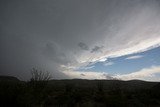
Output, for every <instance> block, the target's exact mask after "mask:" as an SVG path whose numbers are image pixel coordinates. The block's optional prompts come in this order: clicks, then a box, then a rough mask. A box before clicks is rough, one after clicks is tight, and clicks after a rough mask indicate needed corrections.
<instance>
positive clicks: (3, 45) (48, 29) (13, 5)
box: [0, 0, 160, 79]
mask: <svg viewBox="0 0 160 107" xmlns="http://www.w3.org/2000/svg"><path fill="white" fill-rule="evenodd" d="M157 10H159V1H155V0H153V1H151V0H125V1H124V0H0V75H14V76H18V77H21V78H23V79H24V78H25V79H28V78H29V76H30V75H29V72H30V71H29V70H30V69H31V68H32V67H37V68H42V69H45V70H48V71H50V72H51V73H52V74H53V77H55V78H70V77H68V76H67V75H65V74H64V72H62V71H63V70H64V69H62V68H61V66H63V67H64V68H65V67H68V68H76V67H79V66H80V65H82V64H83V63H86V64H87V63H90V62H92V59H94V61H97V60H98V58H102V57H103V56H102V57H100V56H101V53H102V51H103V52H105V51H109V52H108V53H110V55H112V52H114V51H117V50H121V49H125V48H126V47H132V46H134V45H135V44H136V43H141V42H142V41H143V40H146V38H147V39H148V40H149V39H151V40H153V41H154V40H158V39H156V38H158V36H159V35H158V36H157V35H156V34H159V28H160V27H159V24H158V23H159V18H160V16H158V15H159V11H157ZM135 19H136V20H135ZM154 25H156V27H155V26H154ZM137 27H138V28H137ZM142 28H143V29H142ZM132 29H133V31H132ZM139 29H141V30H140V31H139ZM150 29H154V31H152V32H153V34H154V35H146V34H148V32H147V31H150ZM157 29H158V30H157ZM137 32H140V33H137ZM142 34H143V35H142ZM139 35H141V36H139ZM139 37H140V38H139ZM80 41H83V42H80ZM153 41H151V42H149V43H154V42H153ZM144 43H147V42H144ZM77 44H78V46H79V47H80V48H81V49H78V48H77ZM155 44H156V43H155ZM151 45H154V44H151ZM103 46H107V48H106V47H103ZM143 46H148V45H143ZM91 47H93V48H92V49H91ZM89 48H90V49H91V50H90V51H82V50H89ZM145 48H146V47H144V49H145ZM136 49H138V48H136ZM133 52H137V50H135V51H133ZM133 52H131V53H133ZM93 53H94V54H93ZM126 53H127V52H126ZM126 53H125V54H126ZM128 53H129V52H128ZM128 53H127V54H128ZM92 55H95V56H92ZM99 55H100V56H99ZM114 55H115V54H114ZM118 55H124V53H120V54H119V53H118ZM115 56H116V55H115ZM93 63H94V62H93ZM66 74H68V72H67V73H66ZM85 77H87V75H86V76H85Z"/></svg>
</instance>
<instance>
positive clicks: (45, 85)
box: [0, 76, 160, 107]
mask: <svg viewBox="0 0 160 107" xmlns="http://www.w3.org/2000/svg"><path fill="white" fill-rule="evenodd" d="M0 107H160V83H159V82H145V81H140V80H131V81H119V80H81V79H73V80H50V81H29V82H23V81H19V80H18V79H17V78H15V77H4V76H0Z"/></svg>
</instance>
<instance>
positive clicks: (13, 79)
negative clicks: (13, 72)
mask: <svg viewBox="0 0 160 107" xmlns="http://www.w3.org/2000/svg"><path fill="white" fill-rule="evenodd" d="M0 81H20V80H19V79H18V78H16V77H13V76H0Z"/></svg>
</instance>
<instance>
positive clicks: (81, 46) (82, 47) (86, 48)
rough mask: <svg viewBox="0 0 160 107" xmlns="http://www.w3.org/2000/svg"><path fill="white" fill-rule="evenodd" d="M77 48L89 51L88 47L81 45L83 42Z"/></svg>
mask: <svg viewBox="0 0 160 107" xmlns="http://www.w3.org/2000/svg"><path fill="white" fill-rule="evenodd" d="M78 46H79V47H80V48H81V49H82V50H89V47H88V46H87V45H86V44H85V43H83V42H80V43H79V44H78Z"/></svg>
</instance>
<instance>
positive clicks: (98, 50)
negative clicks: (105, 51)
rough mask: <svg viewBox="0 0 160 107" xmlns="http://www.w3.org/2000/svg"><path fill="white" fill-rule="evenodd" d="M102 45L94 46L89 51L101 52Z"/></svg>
mask: <svg viewBox="0 0 160 107" xmlns="http://www.w3.org/2000/svg"><path fill="white" fill-rule="evenodd" d="M103 47H104V46H95V47H94V48H93V49H92V50H91V53H94V52H102V48H103Z"/></svg>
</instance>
